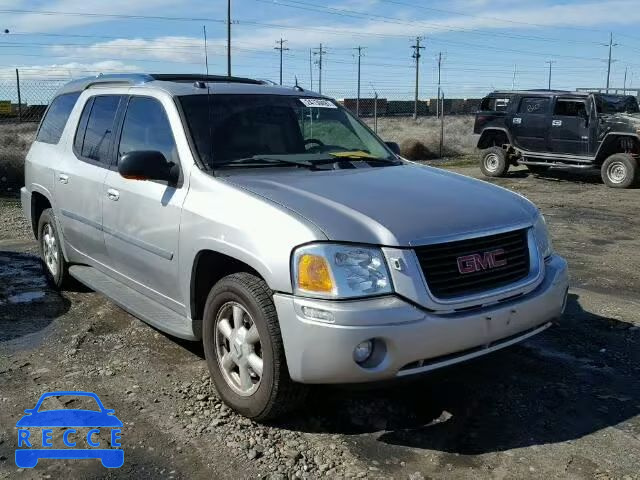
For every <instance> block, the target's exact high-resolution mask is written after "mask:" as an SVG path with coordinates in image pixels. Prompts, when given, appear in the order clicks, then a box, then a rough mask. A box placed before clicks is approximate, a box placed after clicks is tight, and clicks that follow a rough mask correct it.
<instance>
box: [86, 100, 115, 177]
mask: <svg viewBox="0 0 640 480" xmlns="http://www.w3.org/2000/svg"><path fill="white" fill-rule="evenodd" d="M119 103H120V96H119V95H104V96H98V97H95V98H94V100H93V105H89V104H87V105H86V106H85V110H86V109H87V108H91V112H90V113H89V118H88V121H87V129H86V131H85V133H84V140H83V142H82V148H81V150H80V154H81V155H82V156H83V157H85V158H90V159H91V160H95V161H97V162H102V163H106V164H108V163H109V149H110V147H111V141H112V139H113V129H114V123H115V119H116V112H117V111H118V104H119ZM83 115H84V112H83Z"/></svg>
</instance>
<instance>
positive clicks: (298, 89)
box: [293, 75, 304, 92]
mask: <svg viewBox="0 0 640 480" xmlns="http://www.w3.org/2000/svg"><path fill="white" fill-rule="evenodd" d="M295 78H296V84H295V85H294V86H293V88H294V89H296V90H297V91H298V92H304V89H303V88H302V87H301V86H300V85H298V76H297V75H296V76H295Z"/></svg>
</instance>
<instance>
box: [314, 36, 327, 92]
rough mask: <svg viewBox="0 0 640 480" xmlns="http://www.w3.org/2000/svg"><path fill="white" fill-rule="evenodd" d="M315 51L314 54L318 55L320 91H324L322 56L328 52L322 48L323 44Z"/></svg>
mask: <svg viewBox="0 0 640 480" xmlns="http://www.w3.org/2000/svg"><path fill="white" fill-rule="evenodd" d="M313 53H314V55H318V93H322V56H323V55H324V54H325V53H327V52H326V50H324V49H323V48H322V44H320V48H318V51H317V52H313Z"/></svg>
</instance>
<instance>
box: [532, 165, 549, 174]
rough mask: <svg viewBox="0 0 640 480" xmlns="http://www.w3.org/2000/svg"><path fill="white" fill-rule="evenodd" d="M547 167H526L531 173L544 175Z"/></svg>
mask: <svg viewBox="0 0 640 480" xmlns="http://www.w3.org/2000/svg"><path fill="white" fill-rule="evenodd" d="M549 168H550V167H548V166H547V165H527V169H528V170H529V171H530V172H531V173H544V172H546V171H548V170H549Z"/></svg>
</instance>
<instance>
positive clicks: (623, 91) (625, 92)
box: [622, 66, 629, 95]
mask: <svg viewBox="0 0 640 480" xmlns="http://www.w3.org/2000/svg"><path fill="white" fill-rule="evenodd" d="M628 70H629V67H628V66H626V67H624V83H623V84H622V94H623V95H626V94H627V71H628Z"/></svg>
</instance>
